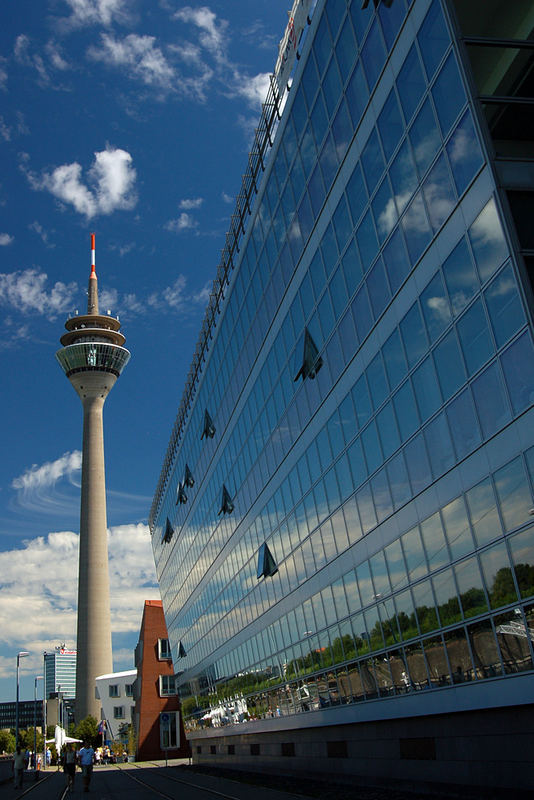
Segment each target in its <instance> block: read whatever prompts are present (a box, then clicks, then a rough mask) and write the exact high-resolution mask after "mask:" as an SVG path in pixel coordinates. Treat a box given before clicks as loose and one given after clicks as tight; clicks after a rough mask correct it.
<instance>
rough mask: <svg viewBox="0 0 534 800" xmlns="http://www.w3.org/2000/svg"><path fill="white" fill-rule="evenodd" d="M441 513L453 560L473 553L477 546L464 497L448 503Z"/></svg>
mask: <svg viewBox="0 0 534 800" xmlns="http://www.w3.org/2000/svg"><path fill="white" fill-rule="evenodd" d="M441 513H442V517H443V524H444V525H445V533H446V534H447V540H448V542H449V548H450V551H451V557H452V559H453V561H454V560H455V559H457V558H462V557H463V556H465V555H467V554H468V553H472V552H473V550H474V549H475V548H474V543H473V537H472V535H471V529H470V527H469V521H468V519H467V512H466V508H465V503H464V499H463V497H458V498H456V500H453V501H452V502H451V503H448V504H447V505H446V506H444V508H443V509H442V512H441Z"/></svg>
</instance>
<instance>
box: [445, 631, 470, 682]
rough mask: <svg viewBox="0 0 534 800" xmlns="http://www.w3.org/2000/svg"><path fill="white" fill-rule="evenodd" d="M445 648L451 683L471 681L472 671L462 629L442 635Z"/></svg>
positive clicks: (467, 646)
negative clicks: (449, 666)
mask: <svg viewBox="0 0 534 800" xmlns="http://www.w3.org/2000/svg"><path fill="white" fill-rule="evenodd" d="M443 638H444V640H445V647H446V648H447V653H448V656H449V663H450V665H451V672H452V681H453V683H463V682H464V681H471V680H473V676H474V670H473V662H472V661H471V654H470V653H469V645H468V644H467V639H466V636H465V631H464V629H463V628H457V629H456V630H454V631H450V632H449V633H446V634H444V636H443Z"/></svg>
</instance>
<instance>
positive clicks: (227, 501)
mask: <svg viewBox="0 0 534 800" xmlns="http://www.w3.org/2000/svg"><path fill="white" fill-rule="evenodd" d="M233 510H234V504H233V502H232V498H231V497H230V493H229V491H228V489H227V488H226V486H225V485H224V483H223V488H222V498H221V507H220V509H219V515H220V514H231V513H232V511H233Z"/></svg>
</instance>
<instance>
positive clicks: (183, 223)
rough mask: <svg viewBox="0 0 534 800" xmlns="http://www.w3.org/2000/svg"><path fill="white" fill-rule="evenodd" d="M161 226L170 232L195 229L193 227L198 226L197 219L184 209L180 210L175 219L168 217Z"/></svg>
mask: <svg viewBox="0 0 534 800" xmlns="http://www.w3.org/2000/svg"><path fill="white" fill-rule="evenodd" d="M163 227H164V228H165V230H167V231H172V233H182V232H183V231H189V230H195V228H198V220H196V219H195V218H194V217H192V216H191V214H188V213H187V212H186V211H182V213H181V214H180V215H179V216H178V217H177V218H176V219H170V220H169V221H168V222H166V223H165V225H164V226H163Z"/></svg>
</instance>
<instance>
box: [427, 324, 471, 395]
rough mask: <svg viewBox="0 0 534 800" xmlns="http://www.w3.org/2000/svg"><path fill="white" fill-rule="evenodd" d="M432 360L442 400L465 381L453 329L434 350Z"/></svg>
mask: <svg viewBox="0 0 534 800" xmlns="http://www.w3.org/2000/svg"><path fill="white" fill-rule="evenodd" d="M434 362H435V365H436V369H437V373H438V379H439V385H440V387H441V393H442V395H443V398H444V400H448V399H449V397H452V395H453V394H454V393H455V392H456V391H457V390H458V389H459V388H460V386H461V385H462V384H463V383H464V382H465V369H464V364H463V359H462V356H461V354H460V348H459V347H458V342H457V340H456V333H455V331H454V330H452V331H450V333H449V334H448V335H447V336H446V337H445V339H443V341H441V342H440V343H439V345H438V346H437V347H436V349H435V350H434Z"/></svg>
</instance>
